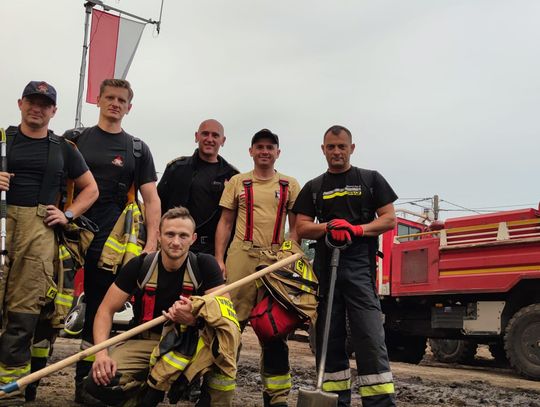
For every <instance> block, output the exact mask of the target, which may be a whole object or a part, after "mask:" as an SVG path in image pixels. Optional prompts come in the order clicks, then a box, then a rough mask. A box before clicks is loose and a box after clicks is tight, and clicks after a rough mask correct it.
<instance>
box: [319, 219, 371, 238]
mask: <svg viewBox="0 0 540 407" xmlns="http://www.w3.org/2000/svg"><path fill="white" fill-rule="evenodd" d="M326 229H327V230H328V229H330V230H347V231H348V232H349V234H350V235H352V236H363V235H364V228H363V227H362V226H361V225H351V224H350V223H349V222H347V221H346V220H345V219H332V220H331V221H330V222H328V224H327V225H326Z"/></svg>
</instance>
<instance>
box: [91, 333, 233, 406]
mask: <svg viewBox="0 0 540 407" xmlns="http://www.w3.org/2000/svg"><path fill="white" fill-rule="evenodd" d="M150 337H153V338H155V339H131V340H129V341H127V342H124V343H122V344H120V345H118V346H117V347H115V348H113V349H112V350H111V353H110V356H111V358H112V359H114V360H115V361H116V362H117V374H116V378H115V379H114V380H113V382H112V383H111V384H110V385H109V386H97V385H95V384H94V382H93V379H92V378H91V377H88V378H87V379H86V380H85V387H86V390H87V391H88V393H90V394H91V395H92V396H93V397H95V398H96V399H98V400H101V401H103V402H104V403H106V404H107V405H112V406H117V405H126V406H132V405H133V406H135V405H138V404H137V397H138V396H139V393H141V391H142V390H144V387H145V386H147V384H146V383H147V378H148V373H149V370H150V358H151V355H152V351H153V350H154V348H155V347H156V346H157V345H158V344H159V335H158V334H151V335H150ZM161 373H166V372H161ZM222 376H223V375H222V374H220V372H219V371H218V369H215V368H213V369H212V370H210V371H209V372H207V373H206V374H205V375H204V377H203V385H202V388H201V397H200V399H199V401H198V402H197V404H196V406H197V407H232V398H233V393H234V391H229V390H224V389H221V388H220V386H219V383H220V382H221V381H222ZM158 387H161V386H158ZM167 387H168V386H167Z"/></svg>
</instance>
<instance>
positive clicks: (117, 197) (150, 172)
mask: <svg viewBox="0 0 540 407" xmlns="http://www.w3.org/2000/svg"><path fill="white" fill-rule="evenodd" d="M132 140H133V136H131V135H129V134H128V133H126V132H125V131H121V132H120V133H115V134H114V133H108V132H106V131H104V130H102V129H100V128H99V127H98V126H94V127H91V128H89V129H87V130H85V131H84V132H83V133H82V134H81V135H80V136H79V137H78V139H77V140H76V143H77V147H78V148H79V150H80V151H81V153H82V155H83V157H84V159H85V160H86V163H87V164H88V167H90V171H92V174H93V175H94V178H95V179H96V182H97V185H98V188H99V198H98V200H97V201H96V203H95V204H94V205H98V206H99V205H103V204H109V203H120V206H123V204H122V200H123V199H124V196H125V195H126V194H127V191H128V190H129V187H130V186H131V184H132V183H133V181H135V184H136V185H137V187H140V186H141V185H144V184H146V183H148V182H154V181H157V176H156V169H155V166H154V160H153V158H152V154H151V153H150V149H149V148H148V146H147V145H146V144H145V143H144V142H142V141H141V148H142V149H141V157H140V158H138V160H139V171H138V174H135V157H134V155H133V142H132ZM122 209H123V208H122ZM98 224H99V223H98Z"/></svg>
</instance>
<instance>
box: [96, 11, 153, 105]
mask: <svg viewBox="0 0 540 407" xmlns="http://www.w3.org/2000/svg"><path fill="white" fill-rule="evenodd" d="M145 25H146V24H144V23H139V22H137V21H133V20H129V19H127V18H123V17H120V16H117V15H114V14H110V13H106V12H104V11H99V10H95V9H94V10H92V28H91V30H90V56H89V62H88V88H87V91H86V102H88V103H93V104H96V103H97V97H98V95H99V85H101V82H103V80H104V79H112V78H114V79H125V78H126V76H127V73H128V70H129V67H130V66H131V61H133V57H134V56H135V51H136V50H137V47H138V45H139V41H140V40H141V36H142V33H143V30H144V26H145Z"/></svg>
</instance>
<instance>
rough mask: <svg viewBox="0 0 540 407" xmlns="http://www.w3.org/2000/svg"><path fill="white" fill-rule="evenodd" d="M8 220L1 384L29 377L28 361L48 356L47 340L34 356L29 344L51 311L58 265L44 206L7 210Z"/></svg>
mask: <svg viewBox="0 0 540 407" xmlns="http://www.w3.org/2000/svg"><path fill="white" fill-rule="evenodd" d="M7 214H8V217H7V231H8V235H7V242H6V243H7V246H6V247H7V251H8V261H7V266H6V267H5V269H4V279H3V280H2V281H1V282H0V299H1V302H0V309H1V311H2V316H3V328H4V330H3V332H2V334H1V336H0V384H6V383H9V382H11V381H14V380H18V379H19V378H21V377H22V376H25V375H26V374H28V373H30V361H31V356H34V357H35V356H38V357H41V358H43V359H44V358H45V357H46V356H48V352H49V349H48V348H49V346H50V343H47V344H46V345H45V346H44V342H48V338H46V337H43V338H40V337H39V336H40V335H37V336H36V340H35V342H36V343H35V345H38V346H35V348H36V349H35V350H34V349H33V348H32V341H33V338H34V333H35V331H36V328H37V327H38V323H39V321H40V313H42V311H43V310H44V308H45V306H51V309H52V305H53V301H54V297H55V295H56V284H55V283H54V270H55V264H56V262H57V261H58V246H57V244H56V238H55V235H54V230H53V229H51V228H49V227H47V226H46V225H45V224H44V223H43V218H44V216H45V215H46V210H45V207H44V206H41V205H40V206H37V207H22V206H14V205H8V210H7ZM45 336H47V337H48V336H49V335H45ZM37 342H39V344H38V343H37ZM36 352H37V353H36ZM45 352H46V354H45ZM44 360H45V359H44Z"/></svg>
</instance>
